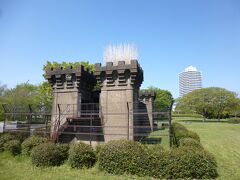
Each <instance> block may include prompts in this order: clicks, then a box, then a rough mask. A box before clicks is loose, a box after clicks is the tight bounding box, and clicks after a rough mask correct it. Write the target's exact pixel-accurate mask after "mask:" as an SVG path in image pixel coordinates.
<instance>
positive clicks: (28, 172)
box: [0, 152, 150, 180]
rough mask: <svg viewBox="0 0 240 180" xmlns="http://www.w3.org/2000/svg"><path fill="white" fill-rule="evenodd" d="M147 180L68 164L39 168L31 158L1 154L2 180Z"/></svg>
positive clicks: (0, 178) (0, 171)
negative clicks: (78, 167) (76, 167)
mask: <svg viewBox="0 0 240 180" xmlns="http://www.w3.org/2000/svg"><path fill="white" fill-rule="evenodd" d="M9 179H11V180H69V179H70V180H79V179H80V180H81V179H82V180H114V179H119V180H131V179H139V180H145V179H150V178H140V177H136V176H130V175H122V176H117V175H111V174H107V173H104V172H101V171H99V170H98V169H97V167H96V166H95V167H93V168H90V169H72V168H71V167H70V166H69V165H67V163H65V164H64V165H61V166H59V167H48V168H37V167H34V166H33V165H32V164H31V160H30V158H29V157H24V156H16V157H13V156H11V155H10V154H8V153H6V152H3V153H0V180H9Z"/></svg>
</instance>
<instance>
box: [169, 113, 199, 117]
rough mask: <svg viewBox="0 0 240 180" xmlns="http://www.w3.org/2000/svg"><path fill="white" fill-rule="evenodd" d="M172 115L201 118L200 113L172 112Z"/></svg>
mask: <svg viewBox="0 0 240 180" xmlns="http://www.w3.org/2000/svg"><path fill="white" fill-rule="evenodd" d="M172 117H192V118H203V116H202V115H200V114H177V113H172Z"/></svg>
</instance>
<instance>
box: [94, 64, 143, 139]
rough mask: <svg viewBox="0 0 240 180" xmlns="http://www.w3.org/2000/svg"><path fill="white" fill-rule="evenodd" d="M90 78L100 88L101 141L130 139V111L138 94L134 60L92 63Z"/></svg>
mask: <svg viewBox="0 0 240 180" xmlns="http://www.w3.org/2000/svg"><path fill="white" fill-rule="evenodd" d="M94 75H95V77H96V79H97V81H98V82H99V83H100V85H101V94H100V99H99V103H100V106H101V111H102V119H103V124H104V139H105V142H108V141H110V140H115V139H121V138H124V139H134V128H133V126H134V123H135V122H134V121H135V119H134V115H133V112H134V109H135V108H137V107H138V92H139V87H140V86H141V84H142V81H143V70H142V68H141V67H140V65H139V63H138V61H137V60H131V61H130V63H129V64H126V63H125V61H119V62H118V64H117V65H113V63H112V62H107V63H106V66H102V65H101V64H100V63H98V64H95V72H94Z"/></svg>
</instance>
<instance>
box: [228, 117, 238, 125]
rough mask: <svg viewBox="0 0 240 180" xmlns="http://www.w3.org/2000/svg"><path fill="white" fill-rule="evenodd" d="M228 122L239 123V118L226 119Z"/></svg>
mask: <svg viewBox="0 0 240 180" xmlns="http://www.w3.org/2000/svg"><path fill="white" fill-rule="evenodd" d="M228 123H230V124H240V118H230V119H228Z"/></svg>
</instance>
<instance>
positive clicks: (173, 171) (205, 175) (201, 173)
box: [163, 147, 218, 179]
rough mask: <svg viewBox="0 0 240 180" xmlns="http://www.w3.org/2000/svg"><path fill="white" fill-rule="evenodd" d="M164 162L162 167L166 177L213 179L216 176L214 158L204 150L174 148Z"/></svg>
mask: <svg viewBox="0 0 240 180" xmlns="http://www.w3.org/2000/svg"><path fill="white" fill-rule="evenodd" d="M166 162H167V164H165V167H164V169H163V171H164V172H165V174H166V176H165V177H164V178H166V179H214V178H216V177H217V176H218V173H217V163H216V160H215V158H214V157H213V155H212V154H210V153H208V152H207V151H204V150H194V149H191V148H189V147H179V148H174V149H172V150H171V151H170V152H169V155H168V158H167V160H166Z"/></svg>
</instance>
